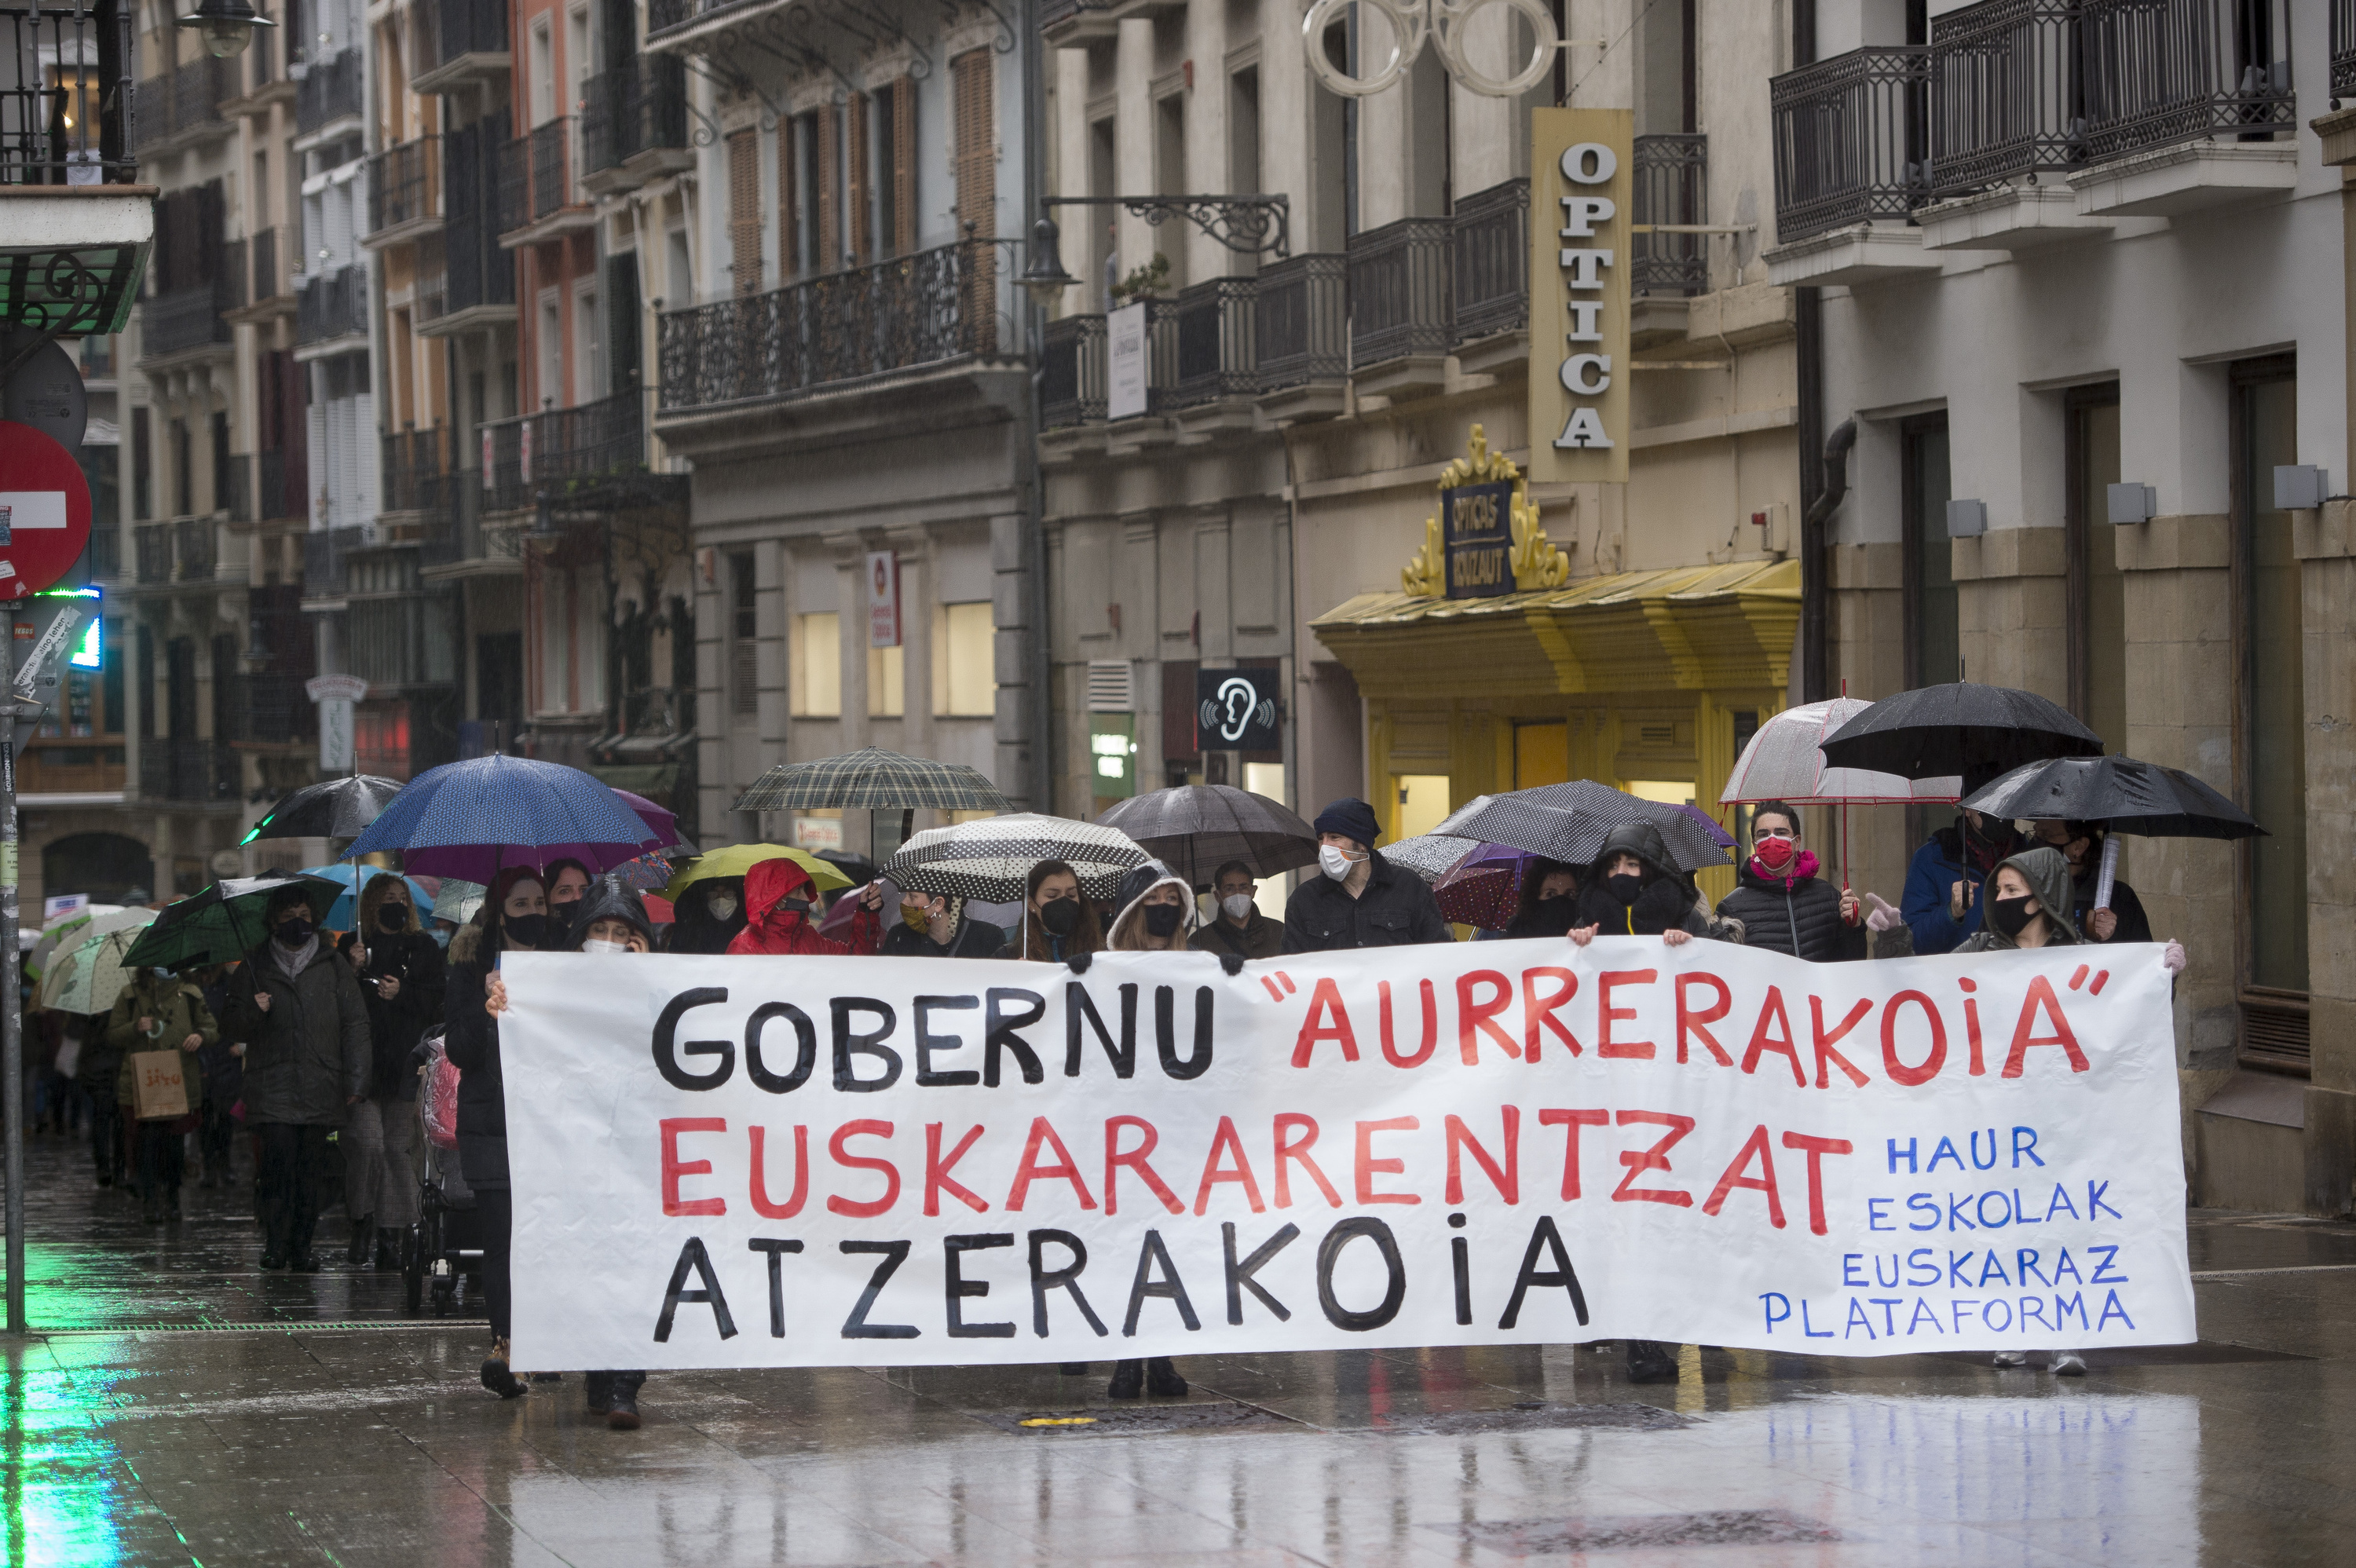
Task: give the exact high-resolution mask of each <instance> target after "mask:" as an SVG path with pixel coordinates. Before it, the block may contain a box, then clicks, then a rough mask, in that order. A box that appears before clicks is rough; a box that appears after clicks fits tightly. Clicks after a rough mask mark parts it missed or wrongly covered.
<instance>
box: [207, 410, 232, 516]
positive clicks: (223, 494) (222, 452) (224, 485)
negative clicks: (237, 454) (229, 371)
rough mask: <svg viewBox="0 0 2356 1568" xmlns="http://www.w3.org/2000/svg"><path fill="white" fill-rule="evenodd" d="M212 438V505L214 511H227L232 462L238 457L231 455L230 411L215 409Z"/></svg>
mask: <svg viewBox="0 0 2356 1568" xmlns="http://www.w3.org/2000/svg"><path fill="white" fill-rule="evenodd" d="M212 439H213V507H212V509H213V510H214V511H216V512H226V511H228V510H229V508H230V487H231V485H232V483H233V482H232V480H231V479H230V464H232V463H234V462H235V461H236V459H235V458H232V457H231V456H230V454H229V413H228V411H226V410H215V411H214V412H213V417H212Z"/></svg>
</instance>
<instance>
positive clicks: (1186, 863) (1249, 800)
mask: <svg viewBox="0 0 2356 1568" xmlns="http://www.w3.org/2000/svg"><path fill="white" fill-rule="evenodd" d="M1097 821H1098V823H1099V824H1100V825H1102V826H1104V827H1117V828H1119V829H1120V831H1122V832H1123V833H1126V834H1128V835H1129V836H1130V837H1131V838H1134V839H1135V840H1137V842H1138V843H1139V844H1140V845H1141V846H1143V848H1144V849H1145V852H1146V853H1147V854H1149V855H1151V856H1152V857H1153V858H1154V859H1157V860H1160V861H1161V862H1162V864H1164V865H1166V866H1168V867H1169V868H1170V869H1171V871H1172V873H1173V875H1176V876H1180V877H1183V878H1184V879H1185V880H1186V881H1187V883H1188V885H1190V886H1192V887H1196V888H1207V887H1209V886H1210V885H1211V879H1212V878H1213V877H1214V876H1215V875H1216V874H1217V872H1218V869H1219V868H1220V867H1221V866H1223V865H1225V864H1226V862H1228V861H1229V860H1241V861H1242V862H1243V863H1244V864H1245V865H1247V866H1249V867H1250V868H1251V871H1252V875H1253V876H1255V877H1272V876H1275V875H1276V874H1277V873H1278V872H1280V871H1290V870H1291V869H1293V868H1294V867H1296V866H1307V865H1312V864H1314V863H1315V861H1316V859H1317V829H1315V828H1314V827H1310V826H1309V824H1307V823H1306V822H1303V821H1301V818H1299V817H1298V816H1294V815H1293V814H1292V813H1291V812H1290V811H1287V810H1286V809H1285V808H1284V807H1283V806H1281V805H1278V804H1277V803H1276V802H1275V801H1272V800H1270V799H1269V798H1268V797H1267V796H1266V795H1254V794H1252V792H1251V791H1249V790H1248V789H1237V788H1236V787H1235V786H1234V785H1233V784H1180V785H1178V786H1177V787H1176V788H1174V789H1157V790H1151V791H1149V792H1148V793H1146V794H1144V795H1136V796H1133V797H1131V798H1130V799H1128V800H1124V801H1122V802H1121V803H1120V804H1119V805H1116V806H1114V807H1113V808H1112V809H1111V810H1109V811H1108V812H1106V813H1105V814H1104V815H1103V816H1099V817H1098V818H1097Z"/></svg>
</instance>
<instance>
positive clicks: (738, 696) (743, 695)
mask: <svg viewBox="0 0 2356 1568" xmlns="http://www.w3.org/2000/svg"><path fill="white" fill-rule="evenodd" d="M753 595H754V576H753V552H752V551H751V550H749V549H746V550H736V551H734V552H732V553H731V554H730V555H729V557H728V710H729V711H730V712H731V713H732V714H734V716H735V717H737V718H739V719H752V718H755V717H757V716H758V715H759V713H760V711H761V666H760V643H759V635H760V633H759V621H758V619H757V618H756V615H755V609H754V598H753Z"/></svg>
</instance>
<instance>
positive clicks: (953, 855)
mask: <svg viewBox="0 0 2356 1568" xmlns="http://www.w3.org/2000/svg"><path fill="white" fill-rule="evenodd" d="M1148 859H1151V857H1150V856H1148V855H1147V854H1146V852H1145V851H1144V850H1143V849H1141V848H1138V846H1137V842H1136V840H1134V839H1132V838H1130V837H1129V835H1128V834H1126V833H1123V832H1120V831H1119V829H1117V828H1111V827H1102V826H1100V825H1098V824H1097V823H1094V822H1074V821H1073V820H1071V819H1070V818H1069V817H1064V816H1038V815H1035V814H1033V813H1031V812H1023V813H1020V814H1018V815H1015V816H991V817H985V818H983V819H981V820H980V821H978V822H960V823H957V824H955V825H954V826H952V827H928V828H926V829H925V831H924V832H922V833H919V834H917V835H916V837H914V838H911V839H909V840H908V842H907V843H906V844H905V845H903V846H901V848H900V852H899V853H898V854H896V855H894V856H893V857H892V859H889V860H887V861H885V862H884V864H883V876H884V878H885V879H886V880H889V881H890V882H891V883H892V884H893V885H894V887H897V888H901V889H904V890H905V891H910V892H920V893H941V894H944V895H946V896H948V897H949V898H957V899H979V900H980V901H983V902H985V903H1007V902H1011V901H1020V900H1021V899H1022V898H1023V896H1024V892H1025V889H1024V887H1023V882H1024V880H1025V879H1026V878H1028V877H1029V876H1030V874H1031V868H1032V867H1033V866H1035V865H1037V864H1038V863H1039V862H1040V861H1042V860H1063V861H1066V862H1067V863H1069V865H1070V866H1071V868H1072V869H1073V870H1075V871H1076V872H1078V873H1079V878H1080V889H1081V891H1083V892H1085V893H1087V896H1088V897H1090V898H1092V899H1109V898H1111V897H1112V896H1113V894H1114V892H1115V891H1116V890H1118V889H1119V886H1120V879H1121V876H1122V874H1123V873H1124V872H1126V871H1129V870H1130V869H1133V868H1135V867H1138V866H1141V865H1143V864H1145V862H1146V861H1147V860H1148Z"/></svg>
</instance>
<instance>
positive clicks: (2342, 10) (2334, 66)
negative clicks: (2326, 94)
mask: <svg viewBox="0 0 2356 1568" xmlns="http://www.w3.org/2000/svg"><path fill="white" fill-rule="evenodd" d="M2331 97H2332V101H2334V102H2337V101H2340V99H2343V98H2356V0H2331Z"/></svg>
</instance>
